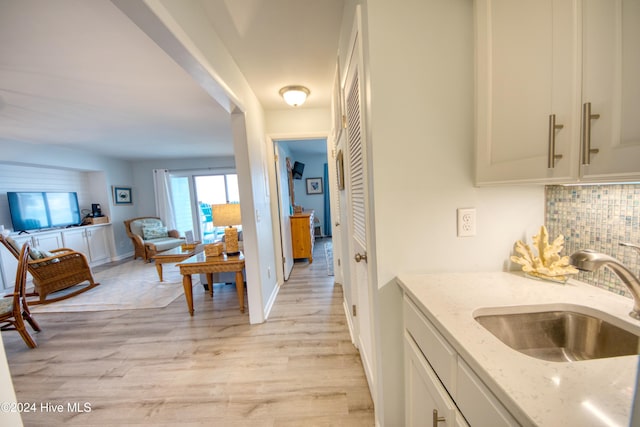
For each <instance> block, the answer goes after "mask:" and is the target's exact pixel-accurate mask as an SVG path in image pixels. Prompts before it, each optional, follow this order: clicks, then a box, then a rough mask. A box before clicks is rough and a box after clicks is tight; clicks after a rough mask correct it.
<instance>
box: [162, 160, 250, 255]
mask: <svg viewBox="0 0 640 427" xmlns="http://www.w3.org/2000/svg"><path fill="white" fill-rule="evenodd" d="M171 191H172V200H173V204H174V210H175V216H176V227H177V229H178V231H179V232H180V234H181V235H184V233H185V232H186V231H189V230H191V231H193V233H194V237H195V239H196V240H200V241H202V242H203V243H211V242H215V241H219V240H220V239H221V238H222V236H223V235H224V228H222V227H214V225H213V217H212V215H211V205H215V204H223V203H239V202H240V192H239V190H238V176H237V175H236V174H235V173H218V174H207V175H204V174H195V173H194V172H191V173H184V172H181V173H173V172H172V173H171Z"/></svg>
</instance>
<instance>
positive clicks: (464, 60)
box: [341, 0, 544, 425]
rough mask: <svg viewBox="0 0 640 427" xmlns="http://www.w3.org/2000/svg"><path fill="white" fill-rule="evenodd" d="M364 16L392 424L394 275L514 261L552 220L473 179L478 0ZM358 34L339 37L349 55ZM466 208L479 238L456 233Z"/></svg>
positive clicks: (383, 407) (526, 201) (398, 390)
mask: <svg viewBox="0 0 640 427" xmlns="http://www.w3.org/2000/svg"><path fill="white" fill-rule="evenodd" d="M350 4H352V3H350ZM363 12H364V13H363V27H364V38H363V41H364V50H365V76H364V77H365V87H367V88H368V90H367V92H366V93H367V100H366V102H367V105H368V109H367V112H366V114H367V117H366V120H367V123H368V135H369V138H370V140H369V141H368V149H369V150H370V151H369V153H370V158H369V161H370V163H369V167H370V169H369V173H370V179H371V180H372V185H373V203H374V206H375V209H374V218H373V221H372V223H371V224H370V226H372V227H373V229H374V238H375V248H374V250H373V255H374V257H375V265H376V266H377V267H376V271H375V277H373V278H372V280H374V282H375V283H374V284H373V287H374V288H377V289H378V292H377V294H376V295H375V301H374V311H375V314H374V316H375V331H376V341H377V342H376V347H377V349H378V352H377V358H378V362H379V363H378V373H377V385H376V387H377V394H378V396H380V401H379V402H377V407H376V413H377V416H378V420H379V422H381V423H382V424H383V425H401V424H402V420H403V414H402V411H403V400H404V399H403V383H402V377H403V370H402V369H403V368H402V366H403V362H402V354H401V353H402V352H399V351H389V349H400V348H402V335H401V330H402V313H401V300H400V296H401V295H400V292H399V290H398V289H397V286H396V285H395V284H394V282H393V278H394V277H395V276H397V275H398V274H400V273H407V272H425V273H426V272H436V271H474V270H502V269H504V267H505V265H506V262H507V258H508V256H509V254H510V253H511V250H512V247H513V244H514V242H515V241H516V240H517V239H521V238H524V237H526V236H530V235H532V234H535V232H536V230H537V229H538V227H539V226H540V225H541V224H543V221H544V217H543V214H544V192H543V188H542V187H517V188H515V187H509V188H506V187H505V188H476V187H475V186H474V184H473V181H472V176H473V167H472V164H473V162H472V159H473V150H474V148H473V139H474V137H473V132H474V121H473V120H474V119H473V111H474V80H473V79H474V77H473V70H474V47H473V41H474V37H473V19H472V18H473V2H472V0H403V1H400V2H389V1H386V0H369V1H368V2H366V4H364V3H363ZM347 15H348V14H346V15H345V16H347ZM348 35H349V32H344V33H343V36H342V37H341V59H342V55H344V53H345V50H346V38H347V37H348ZM341 63H342V64H345V63H346V62H345V61H344V60H343V61H341ZM459 207H475V208H476V209H477V224H478V226H477V236H475V237H466V238H458V237H456V208H459Z"/></svg>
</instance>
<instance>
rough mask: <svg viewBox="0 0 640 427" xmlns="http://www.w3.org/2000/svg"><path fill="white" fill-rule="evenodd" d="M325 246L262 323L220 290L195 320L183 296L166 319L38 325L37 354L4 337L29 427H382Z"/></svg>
mask: <svg viewBox="0 0 640 427" xmlns="http://www.w3.org/2000/svg"><path fill="white" fill-rule="evenodd" d="M323 243H324V242H323V239H319V241H318V244H317V245H316V248H315V250H314V262H313V263H312V264H309V263H307V262H297V263H296V264H295V266H294V269H293V272H292V274H291V277H290V279H289V281H287V282H286V283H285V284H284V285H283V286H282V289H281V290H280V294H279V296H278V298H277V301H276V303H275V306H274V308H273V310H272V313H271V315H270V317H269V320H268V321H267V322H266V323H264V324H260V325H254V326H250V325H249V324H248V319H249V317H248V314H246V313H244V314H241V313H240V312H239V311H238V308H237V305H238V302H237V296H236V293H235V289H234V288H235V287H234V286H229V285H224V284H216V285H215V288H214V292H215V294H214V300H213V302H212V301H211V300H210V299H209V298H208V296H207V297H205V293H204V291H203V289H202V287H201V286H197V287H195V288H194V307H195V310H196V311H195V315H194V317H192V318H191V317H190V316H189V315H188V313H187V311H186V305H185V301H184V296H180V297H178V298H177V299H176V300H175V301H173V302H172V303H171V304H169V305H168V306H167V307H165V308H162V309H146V310H121V311H103V312H81V313H42V314H39V315H38V316H37V321H38V322H39V323H40V326H41V327H42V330H43V331H42V332H41V333H38V334H34V338H35V339H36V341H37V342H38V345H39V347H38V348H37V349H35V350H29V349H28V348H27V347H26V346H25V345H24V342H23V341H22V339H21V338H20V336H19V335H18V334H17V333H15V332H4V333H3V334H2V338H3V340H4V343H5V349H6V352H7V358H8V361H9V367H10V369H11V373H12V377H13V382H14V387H15V389H16V395H17V398H18V401H19V402H31V403H35V405H34V406H35V409H36V410H35V412H25V413H23V414H22V416H23V421H24V424H25V426H53V425H83V426H92V425H101V426H106V425H119V426H122V425H134V424H135V425H154V426H162V425H166V426H174V425H190V426H199V425H208V426H252V427H253V426H373V425H374V416H373V405H372V401H371V397H370V395H369V389H368V386H367V382H366V379H365V376H364V372H363V369H362V364H361V362H360V358H359V355H358V352H357V351H356V349H355V348H354V346H353V344H352V343H351V340H350V337H349V331H348V329H347V324H346V320H345V315H344V311H343V308H342V288H341V287H340V286H334V284H333V276H329V275H328V274H327V265H326V258H325V250H324V245H323ZM150 267H151V268H154V267H153V266H150ZM167 268H174V267H170V266H167ZM47 402H48V403H52V404H62V405H63V406H64V410H63V411H62V412H55V413H52V412H46V411H44V410H41V404H46V403H47ZM74 403H79V404H80V405H79V407H80V408H83V407H87V406H83V405H85V403H87V404H88V408H89V411H85V412H79V411H72V410H68V409H69V405H71V406H73V404H74Z"/></svg>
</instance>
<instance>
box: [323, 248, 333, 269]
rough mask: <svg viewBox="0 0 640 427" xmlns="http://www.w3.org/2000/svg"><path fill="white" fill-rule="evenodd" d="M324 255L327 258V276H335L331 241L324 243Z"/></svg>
mask: <svg viewBox="0 0 640 427" xmlns="http://www.w3.org/2000/svg"><path fill="white" fill-rule="evenodd" d="M324 255H325V257H326V258H327V276H333V243H332V241H331V240H327V241H326V242H325V243H324Z"/></svg>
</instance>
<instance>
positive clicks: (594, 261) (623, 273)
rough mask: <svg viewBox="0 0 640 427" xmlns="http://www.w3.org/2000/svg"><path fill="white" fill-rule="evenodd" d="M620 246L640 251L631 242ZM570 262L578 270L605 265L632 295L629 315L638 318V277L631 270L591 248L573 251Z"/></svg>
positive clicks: (639, 283) (639, 288) (639, 305)
mask: <svg viewBox="0 0 640 427" xmlns="http://www.w3.org/2000/svg"><path fill="white" fill-rule="evenodd" d="M620 246H628V247H632V248H635V249H638V250H639V251H640V246H637V245H633V244H631V243H620ZM570 262H571V264H572V265H573V266H575V267H576V268H577V269H578V270H583V271H591V272H593V271H596V270H597V269H599V268H600V267H607V268H608V269H609V270H611V271H612V272H613V273H615V275H616V276H618V278H619V279H620V280H621V281H622V283H624V285H625V286H626V287H627V288H628V289H629V292H631V296H632V297H633V310H632V311H631V312H630V313H629V316H631V317H633V318H634V319H637V320H640V279H638V277H636V276H635V275H634V274H633V273H632V272H631V270H629V269H628V268H627V267H625V266H624V264H622V263H621V262H620V261H618V260H617V259H615V258H614V257H612V256H609V255H607V254H603V253H600V252H596V251H594V250H592V249H582V250H579V251H576V252H574V253H573V254H572V255H571V257H570Z"/></svg>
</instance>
